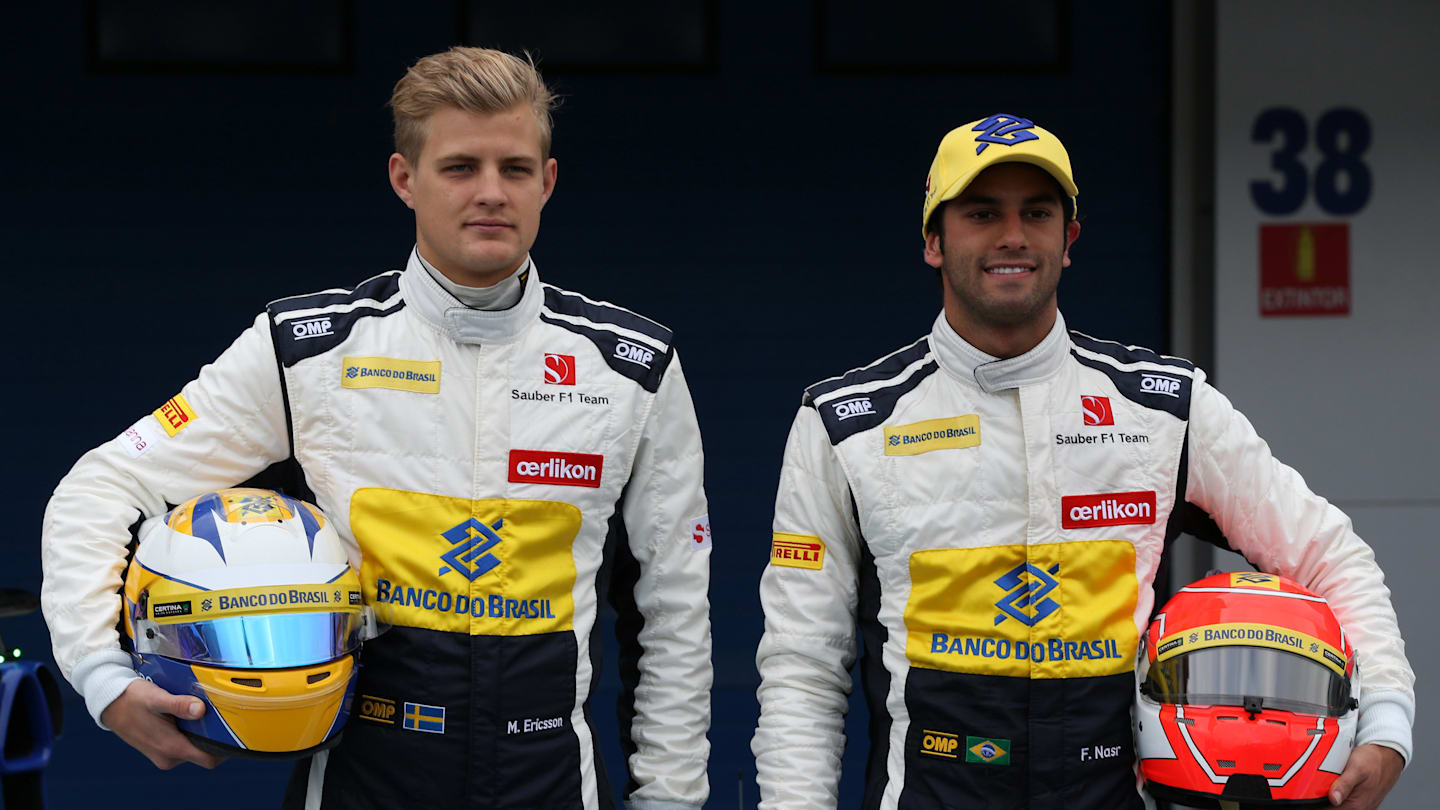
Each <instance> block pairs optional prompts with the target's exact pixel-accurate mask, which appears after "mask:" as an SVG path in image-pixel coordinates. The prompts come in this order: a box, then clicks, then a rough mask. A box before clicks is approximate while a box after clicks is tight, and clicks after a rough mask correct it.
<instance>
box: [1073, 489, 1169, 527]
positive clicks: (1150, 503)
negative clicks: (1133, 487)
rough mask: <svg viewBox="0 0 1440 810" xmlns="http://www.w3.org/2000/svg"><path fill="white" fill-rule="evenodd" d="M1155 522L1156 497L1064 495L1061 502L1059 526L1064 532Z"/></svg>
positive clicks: (1144, 494)
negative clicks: (1064, 529)
mask: <svg viewBox="0 0 1440 810" xmlns="http://www.w3.org/2000/svg"><path fill="white" fill-rule="evenodd" d="M1154 522H1155V493H1154V492H1153V491H1150V492H1110V493H1102V494H1099V495H1066V496H1064V497H1062V498H1061V499H1060V525H1061V527H1062V528H1066V529H1088V528H1091V527H1094V526H1130V525H1142V524H1148V523H1154Z"/></svg>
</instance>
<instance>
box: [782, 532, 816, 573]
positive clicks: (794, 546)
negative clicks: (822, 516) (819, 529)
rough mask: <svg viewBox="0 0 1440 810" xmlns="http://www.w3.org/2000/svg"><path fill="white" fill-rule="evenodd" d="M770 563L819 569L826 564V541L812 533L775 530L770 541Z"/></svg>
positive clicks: (813, 569)
mask: <svg viewBox="0 0 1440 810" xmlns="http://www.w3.org/2000/svg"><path fill="white" fill-rule="evenodd" d="M770 564H771V565H785V566H789V567H790V568H808V569H810V570H811V571H819V570H820V569H821V567H823V566H824V565H825V541H824V540H821V539H820V538H818V537H816V536H814V535H810V534H790V533H788V532H775V536H774V538H773V539H772V540H771V541H770Z"/></svg>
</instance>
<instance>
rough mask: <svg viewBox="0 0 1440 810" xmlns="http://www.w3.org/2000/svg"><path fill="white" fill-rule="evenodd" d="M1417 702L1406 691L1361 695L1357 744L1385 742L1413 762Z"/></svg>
mask: <svg viewBox="0 0 1440 810" xmlns="http://www.w3.org/2000/svg"><path fill="white" fill-rule="evenodd" d="M1414 723H1415V704H1414V702H1413V701H1411V700H1409V696H1408V695H1406V694H1404V693H1403V692H1394V691H1387V692H1374V693H1371V694H1368V695H1364V696H1363V697H1361V698H1360V721H1359V723H1358V724H1357V728H1356V729H1355V746H1356V747H1357V748H1358V747H1360V746H1362V745H1369V744H1371V743H1374V744H1375V745H1383V746H1385V747H1386V748H1393V749H1395V751H1397V752H1399V754H1400V756H1402V757H1404V758H1405V763H1406V765H1409V763H1410V746H1411V743H1412V734H1411V727H1412V726H1413V725H1414Z"/></svg>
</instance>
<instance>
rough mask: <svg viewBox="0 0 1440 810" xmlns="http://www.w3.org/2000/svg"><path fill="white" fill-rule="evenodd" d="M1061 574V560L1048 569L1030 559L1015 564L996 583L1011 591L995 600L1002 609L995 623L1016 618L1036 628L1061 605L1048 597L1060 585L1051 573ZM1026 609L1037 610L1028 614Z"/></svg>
mask: <svg viewBox="0 0 1440 810" xmlns="http://www.w3.org/2000/svg"><path fill="white" fill-rule="evenodd" d="M1059 573H1060V563H1055V564H1054V565H1052V566H1050V570H1049V571H1048V572H1047V571H1044V570H1041V569H1040V568H1037V567H1035V566H1033V565H1031V564H1030V563H1028V562H1027V563H1021V564H1020V565H1017V566H1015V567H1014V568H1013V569H1011V570H1010V572H1009V573H1007V574H1006V575H1005V576H1003V577H1000V578H999V579H997V580H995V584H996V585H999V586H1000V587H1001V588H1002V589H1004V590H1005V591H1007V592H1008V593H1006V594H1005V595H1004V596H1002V597H1001V598H1000V601H998V602H996V603H995V607H997V608H1000V613H999V615H997V616H996V617H995V623H996V624H1000V623H1001V622H1003V621H1005V620H1006V619H1015V620H1016V621H1018V622H1020V623H1021V624H1023V625H1025V626H1026V627H1034V626H1035V625H1036V624H1037V623H1039V622H1040V621H1041V620H1043V619H1044V618H1045V617H1046V616H1049V615H1050V614H1051V613H1054V612H1055V611H1057V610H1059V609H1060V605H1059V604H1057V603H1056V602H1055V600H1054V599H1049V598H1047V597H1048V595H1049V593H1050V592H1051V591H1053V590H1055V586H1057V585H1059V584H1060V583H1058V582H1056V581H1055V578H1054V576H1052V575H1054V574H1059ZM1027 575H1028V577H1029V578H1028V579H1027V578H1026V576H1027ZM1026 608H1031V609H1033V611H1034V612H1033V613H1027V612H1026Z"/></svg>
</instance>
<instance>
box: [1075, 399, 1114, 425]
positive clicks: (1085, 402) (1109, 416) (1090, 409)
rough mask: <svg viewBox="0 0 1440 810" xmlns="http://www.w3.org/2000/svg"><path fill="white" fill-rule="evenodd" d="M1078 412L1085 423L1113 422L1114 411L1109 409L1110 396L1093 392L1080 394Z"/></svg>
mask: <svg viewBox="0 0 1440 810" xmlns="http://www.w3.org/2000/svg"><path fill="white" fill-rule="evenodd" d="M1080 413H1081V414H1082V416H1083V417H1084V420H1085V424H1087V425H1090V426H1092V427H1093V426H1097V425H1113V424H1115V412H1114V411H1112V410H1110V398H1109V397H1099V396H1095V395H1094V394H1081V395H1080Z"/></svg>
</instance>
